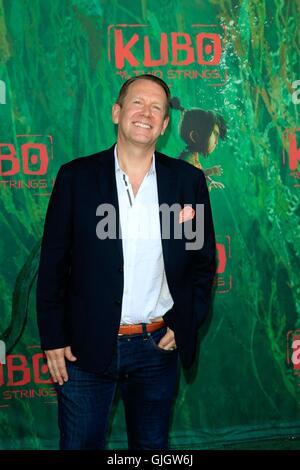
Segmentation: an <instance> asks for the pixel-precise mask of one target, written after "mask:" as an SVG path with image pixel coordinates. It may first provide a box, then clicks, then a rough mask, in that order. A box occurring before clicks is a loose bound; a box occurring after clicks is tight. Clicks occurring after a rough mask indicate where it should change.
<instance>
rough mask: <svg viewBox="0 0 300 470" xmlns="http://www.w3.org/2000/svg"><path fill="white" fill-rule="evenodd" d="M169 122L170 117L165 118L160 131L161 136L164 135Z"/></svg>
mask: <svg viewBox="0 0 300 470" xmlns="http://www.w3.org/2000/svg"><path fill="white" fill-rule="evenodd" d="M169 121H170V116H167V117H165V119H164V122H163V128H162V130H161V135H164V133H165V130H166V128H167V126H168V124H169Z"/></svg>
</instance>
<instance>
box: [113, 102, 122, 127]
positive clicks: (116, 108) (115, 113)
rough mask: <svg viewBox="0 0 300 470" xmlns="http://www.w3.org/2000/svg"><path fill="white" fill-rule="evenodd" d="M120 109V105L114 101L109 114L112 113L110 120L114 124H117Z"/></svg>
mask: <svg viewBox="0 0 300 470" xmlns="http://www.w3.org/2000/svg"><path fill="white" fill-rule="evenodd" d="M120 109H121V107H120V105H119V104H118V103H115V104H114V105H113V107H112V111H111V115H112V121H113V123H114V124H119V113H120Z"/></svg>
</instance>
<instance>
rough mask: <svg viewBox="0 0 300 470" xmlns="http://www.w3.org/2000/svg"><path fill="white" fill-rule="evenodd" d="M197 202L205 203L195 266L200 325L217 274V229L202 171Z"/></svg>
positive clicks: (195, 303)
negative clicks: (202, 228)
mask: <svg viewBox="0 0 300 470" xmlns="http://www.w3.org/2000/svg"><path fill="white" fill-rule="evenodd" d="M197 204H204V242H203V246H202V248H201V249H199V250H197V251H196V252H195V267H194V296H193V298H194V312H195V314H196V318H197V325H198V327H199V326H200V325H201V324H202V323H203V321H204V320H205V318H206V317H207V315H208V312H209V308H210V303H211V294H212V285H213V280H214V277H215V274H216V240H215V231H214V225H213V218H212V211H211V205H210V199H209V194H208V189H207V185H206V179H205V176H204V173H203V172H202V171H201V173H200V181H199V189H198V194H197Z"/></svg>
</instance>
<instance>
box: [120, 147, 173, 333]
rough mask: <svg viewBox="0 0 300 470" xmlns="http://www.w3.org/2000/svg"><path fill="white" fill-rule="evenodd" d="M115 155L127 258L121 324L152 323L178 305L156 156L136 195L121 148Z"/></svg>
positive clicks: (124, 255)
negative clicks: (166, 255)
mask: <svg viewBox="0 0 300 470" xmlns="http://www.w3.org/2000/svg"><path fill="white" fill-rule="evenodd" d="M114 154H115V169H116V183H117V190H118V200H119V209H120V223H121V232H122V245H123V257H124V266H123V270H124V291H123V298H122V312H121V324H135V323H149V322H151V321H153V320H154V319H155V318H157V317H161V316H162V315H164V314H165V313H166V312H167V311H168V310H170V309H171V308H172V306H173V304H174V302H173V299H172V297H171V294H170V291H169V288H168V284H167V279H166V273H165V267H164V260H163V253H162V243H161V232H160V221H159V202H158V193H157V181H156V171H155V155H154V154H153V157H152V165H151V168H150V170H149V171H148V173H147V174H146V175H145V177H144V179H143V181H142V184H141V186H140V188H139V190H138V192H137V194H136V195H135V196H134V193H133V190H132V186H131V184H130V182H129V179H128V176H127V175H126V174H125V173H124V172H123V170H121V168H120V166H119V161H118V157H117V146H115V151H114Z"/></svg>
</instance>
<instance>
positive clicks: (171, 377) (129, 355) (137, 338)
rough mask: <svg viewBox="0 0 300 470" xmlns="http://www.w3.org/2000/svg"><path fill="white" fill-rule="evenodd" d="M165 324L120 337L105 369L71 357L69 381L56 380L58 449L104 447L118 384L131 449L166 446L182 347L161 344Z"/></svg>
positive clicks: (160, 448) (165, 447) (161, 447)
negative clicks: (93, 369)
mask: <svg viewBox="0 0 300 470" xmlns="http://www.w3.org/2000/svg"><path fill="white" fill-rule="evenodd" d="M165 333H166V327H164V328H161V329H159V330H156V331H154V332H153V333H151V334H150V333H142V334H138V335H130V336H129V335H124V336H118V342H117V350H116V354H115V355H114V357H113V360H112V362H111V364H110V366H109V368H108V369H107V371H106V372H105V373H101V374H97V373H92V372H87V371H84V370H82V369H80V368H79V367H78V366H76V362H75V363H73V362H69V361H67V369H68V375H69V380H68V382H66V383H64V385H58V384H57V385H56V390H57V395H58V422H59V428H60V436H61V437H60V448H61V449H62V450H69V449H104V448H105V436H106V432H107V429H108V423H109V416H110V411H111V406H112V402H113V399H114V396H115V392H116V388H117V385H119V386H120V392H121V397H122V399H123V402H124V407H125V417H126V429H127V438H128V448H129V449H130V450H140V449H148V450H164V449H168V433H169V424H170V416H171V411H172V404H173V399H174V396H175V391H176V384H177V379H178V370H179V368H178V362H179V361H178V351H177V350H173V351H170V350H168V351H167V350H163V349H162V348H160V347H158V345H157V344H158V343H159V341H160V339H161V338H162V336H163V335H164V334H165Z"/></svg>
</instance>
